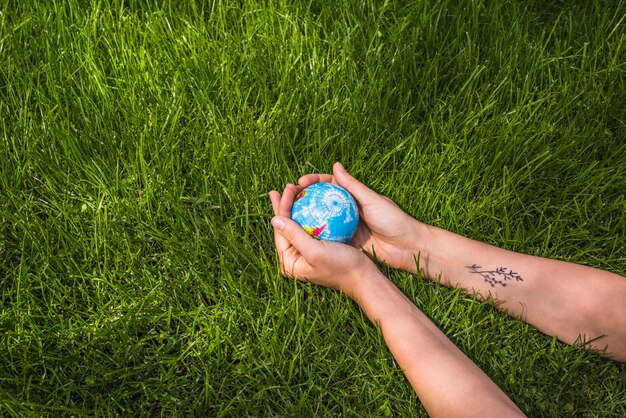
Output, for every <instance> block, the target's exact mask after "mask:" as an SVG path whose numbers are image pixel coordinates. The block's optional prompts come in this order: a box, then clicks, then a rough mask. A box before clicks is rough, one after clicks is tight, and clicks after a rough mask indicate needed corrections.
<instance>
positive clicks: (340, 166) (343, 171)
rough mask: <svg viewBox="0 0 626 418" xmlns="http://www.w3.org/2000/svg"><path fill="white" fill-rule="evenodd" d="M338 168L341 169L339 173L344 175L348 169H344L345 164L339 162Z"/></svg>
mask: <svg viewBox="0 0 626 418" xmlns="http://www.w3.org/2000/svg"><path fill="white" fill-rule="evenodd" d="M337 168H338V169H339V171H341V172H342V173H345V172H346V169H345V168H343V164H341V163H340V162H339V161H337Z"/></svg>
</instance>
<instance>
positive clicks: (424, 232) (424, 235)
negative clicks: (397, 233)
mask: <svg viewBox="0 0 626 418" xmlns="http://www.w3.org/2000/svg"><path fill="white" fill-rule="evenodd" d="M409 231H410V233H409V239H410V241H409V245H408V248H407V249H406V255H405V257H404V258H405V265H404V266H403V267H402V270H406V271H408V272H411V273H418V270H419V272H421V274H422V275H423V276H424V277H426V278H430V277H431V276H430V274H429V261H430V258H431V243H432V240H433V235H434V233H435V232H436V231H435V228H433V227H432V226H430V225H427V224H425V223H422V222H420V221H418V220H416V219H413V218H411V222H410V227H409Z"/></svg>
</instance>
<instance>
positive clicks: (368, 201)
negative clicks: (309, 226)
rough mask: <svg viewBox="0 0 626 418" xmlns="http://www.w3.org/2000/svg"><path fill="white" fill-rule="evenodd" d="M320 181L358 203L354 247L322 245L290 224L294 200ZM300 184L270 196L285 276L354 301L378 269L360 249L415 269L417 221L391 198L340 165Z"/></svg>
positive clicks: (276, 242)
mask: <svg viewBox="0 0 626 418" xmlns="http://www.w3.org/2000/svg"><path fill="white" fill-rule="evenodd" d="M319 182H328V183H334V184H337V185H339V186H341V187H343V188H344V189H346V190H348V191H349V192H350V194H352V196H353V197H354V199H355V200H356V202H357V205H358V208H359V217H360V222H359V226H358V228H357V231H356V233H355V235H354V237H353V238H352V240H351V241H350V245H346V244H339V243H333V242H328V241H318V240H316V239H315V238H313V237H311V236H310V235H309V234H307V233H306V232H305V231H304V230H303V229H302V228H301V227H300V225H298V224H297V223H296V222H294V221H293V220H291V206H292V205H293V202H294V200H295V197H296V196H297V195H298V193H300V191H302V189H304V188H305V187H308V186H310V185H311V184H314V183H319ZM298 184H299V185H298V186H295V185H293V184H288V185H287V187H286V188H285V190H284V191H283V194H282V196H281V194H280V193H279V192H277V191H275V190H272V191H271V192H270V194H269V197H270V200H271V202H272V207H273V209H274V214H275V215H276V216H275V217H274V218H272V225H273V227H274V241H275V244H276V250H277V251H278V258H279V260H280V266H281V273H282V274H283V275H284V276H287V277H293V278H296V279H298V280H301V281H306V282H311V283H314V284H318V285H322V286H325V287H331V288H334V289H337V290H340V291H342V292H344V293H346V294H347V295H348V296H350V297H354V293H355V291H356V289H357V288H358V280H359V278H360V277H362V276H363V275H364V274H366V273H367V272H368V271H370V270H372V269H374V270H375V269H376V266H375V265H374V264H373V262H372V261H371V260H370V259H369V258H368V257H367V256H366V255H365V254H364V253H363V252H362V251H360V249H363V250H364V251H366V252H367V253H369V254H371V255H375V256H376V257H377V259H378V260H380V261H382V262H384V263H386V264H388V265H389V266H391V267H393V268H398V269H404V270H410V269H412V268H414V264H415V260H414V257H415V254H416V253H415V251H414V250H413V248H414V247H415V242H416V240H417V236H416V234H417V232H416V227H415V226H416V221H415V220H414V219H413V218H411V217H410V216H409V215H407V214H406V213H404V212H403V211H402V210H401V209H400V208H399V207H398V206H397V205H396V204H395V203H394V202H392V201H391V200H390V199H388V198H386V197H384V196H381V195H379V194H378V193H376V192H374V191H372V190H370V189H369V188H367V186H365V185H364V184H362V183H360V182H359V181H358V180H356V179H355V178H354V177H352V176H351V175H350V174H348V172H347V171H346V170H345V169H344V168H343V166H342V165H341V164H340V163H335V165H334V166H333V175H330V174H308V175H305V176H303V177H301V178H300V180H298Z"/></svg>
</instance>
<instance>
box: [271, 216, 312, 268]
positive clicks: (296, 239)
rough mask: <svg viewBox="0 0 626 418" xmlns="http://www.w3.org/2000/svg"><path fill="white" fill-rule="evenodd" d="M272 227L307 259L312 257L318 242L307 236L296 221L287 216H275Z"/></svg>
mask: <svg viewBox="0 0 626 418" xmlns="http://www.w3.org/2000/svg"><path fill="white" fill-rule="evenodd" d="M272 226H273V227H274V228H276V230H277V231H278V233H279V234H280V235H282V236H283V237H284V238H285V239H286V240H287V241H289V242H290V243H291V245H293V246H294V247H295V248H296V250H298V252H299V253H300V254H302V255H303V256H304V257H305V258H307V256H310V255H311V251H312V250H313V248H314V246H315V245H316V244H317V240H316V239H315V238H313V237H311V236H310V235H309V234H307V233H306V231H305V230H304V229H302V227H301V226H300V225H298V224H297V223H296V222H295V221H293V220H292V219H289V218H287V217H285V216H274V217H273V218H272Z"/></svg>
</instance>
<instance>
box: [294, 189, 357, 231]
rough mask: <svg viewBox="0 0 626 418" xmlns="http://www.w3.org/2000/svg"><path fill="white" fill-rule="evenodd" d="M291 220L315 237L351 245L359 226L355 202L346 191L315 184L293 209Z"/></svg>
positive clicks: (295, 203)
mask: <svg viewBox="0 0 626 418" xmlns="http://www.w3.org/2000/svg"><path fill="white" fill-rule="evenodd" d="M291 218H292V219H293V220H294V221H296V222H297V223H298V224H300V226H302V228H304V230H305V231H306V232H307V233H308V234H309V235H311V236H312V237H314V238H317V239H320V240H324V241H333V242H342V243H348V242H349V241H350V239H352V236H353V235H354V233H355V232H356V229H357V227H358V225H359V212H358V209H357V205H356V201H355V200H354V198H353V197H352V195H350V193H348V191H347V190H345V189H344V188H342V187H340V186H337V185H335V184H331V183H316V184H313V185H311V186H309V187H307V188H306V189H304V190H303V191H302V192H301V193H300V194H299V195H298V197H297V198H296V201H295V202H294V203H293V206H292V208H291Z"/></svg>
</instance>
